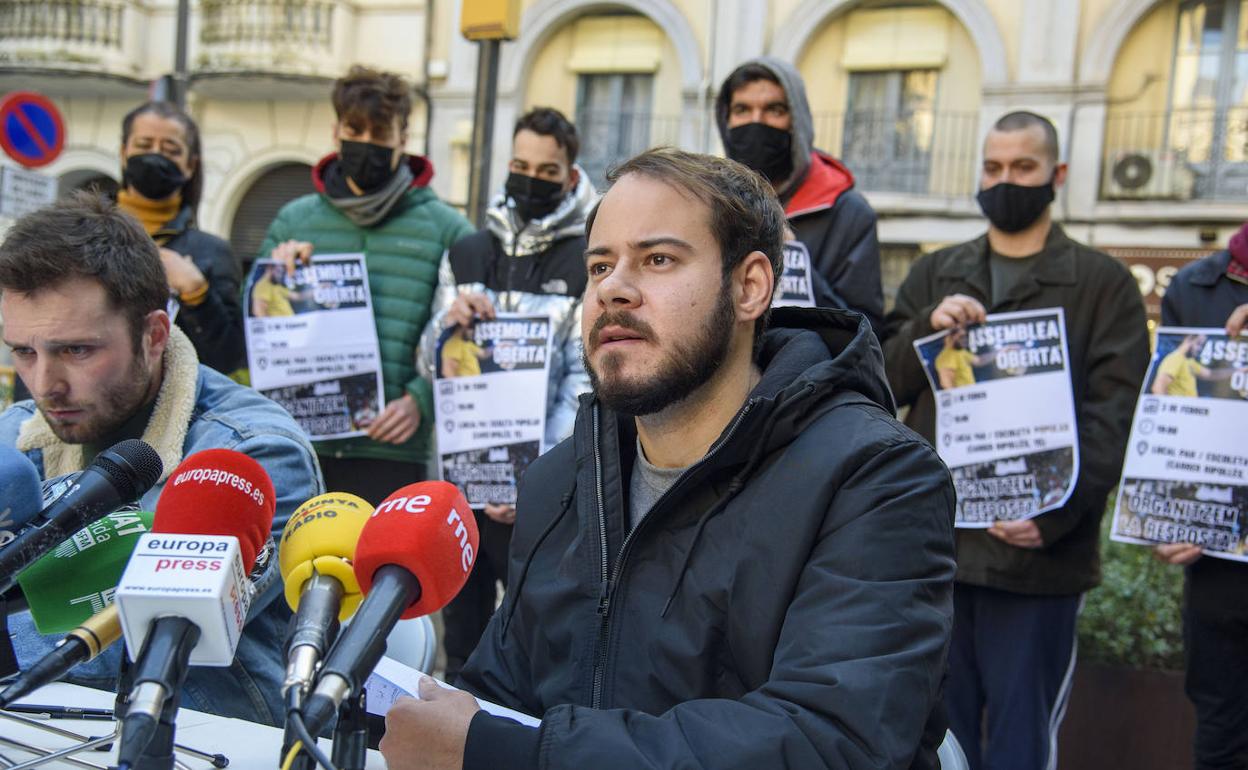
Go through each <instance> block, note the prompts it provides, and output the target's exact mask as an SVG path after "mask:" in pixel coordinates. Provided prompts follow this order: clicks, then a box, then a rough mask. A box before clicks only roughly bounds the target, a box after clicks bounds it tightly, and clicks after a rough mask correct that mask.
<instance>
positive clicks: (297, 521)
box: [277, 492, 373, 698]
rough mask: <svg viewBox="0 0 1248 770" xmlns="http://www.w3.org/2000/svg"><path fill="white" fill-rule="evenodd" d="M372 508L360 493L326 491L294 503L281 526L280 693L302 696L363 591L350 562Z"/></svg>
mask: <svg viewBox="0 0 1248 770" xmlns="http://www.w3.org/2000/svg"><path fill="white" fill-rule="evenodd" d="M372 513H373V506H372V505H370V504H369V503H368V501H367V500H364V499H363V498H361V497H357V496H355V495H351V494H346V493H343V492H327V493H326V494H323V495H317V496H316V497H314V498H312V499H311V500H308V501H307V502H306V503H304V504H303V505H301V506H299V507H298V508H297V509H296V510H295V512H294V514H292V515H291V517H290V520H289V521H288V522H286V528H285V529H284V530H282V540H281V544H280V545H279V546H278V551H277V563H278V569H279V570H280V571H281V574H282V580H283V582H284V583H285V587H286V603H287V604H289V605H290V608H291V609H292V610H294V611H295V622H294V624H293V625H292V626H291V633H290V639H289V641H288V644H287V651H286V680H285V681H284V682H283V683H282V693H283V694H284V695H285V696H286V697H288V698H289V697H290V696H291V693H292V690H293V692H294V693H295V694H297V695H300V696H301V695H302V694H303V693H304V692H305V691H306V690H307V688H308V686H309V685H310V684H311V682H312V678H313V676H314V675H315V673H316V664H317V663H318V662H319V661H320V659H321V657H322V656H323V655H324V654H325V651H326V649H327V648H328V647H329V644H330V643H331V642H332V641H333V637H334V636H335V635H336V634H337V630H338V623H339V622H340V621H344V620H346V619H347V618H349V617H351V615H352V614H354V613H355V610H356V608H357V607H359V606H360V601H361V600H362V599H363V593H362V592H361V591H360V583H359V581H358V580H357V579H356V577H355V571H354V569H353V567H352V562H353V560H354V557H355V544H356V541H358V540H359V539H360V530H362V529H363V528H364V524H365V522H367V521H368V519H369V517H370V516H372Z"/></svg>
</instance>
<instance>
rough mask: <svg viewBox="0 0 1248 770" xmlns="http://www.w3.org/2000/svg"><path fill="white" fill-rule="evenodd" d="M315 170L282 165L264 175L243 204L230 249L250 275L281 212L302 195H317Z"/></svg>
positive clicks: (301, 165)
mask: <svg viewBox="0 0 1248 770" xmlns="http://www.w3.org/2000/svg"><path fill="white" fill-rule="evenodd" d="M315 189H316V188H315V187H313V185H312V167H311V166H309V165H307V164H306V163H281V164H278V165H275V166H272V167H270V168H269V170H267V171H265V172H264V173H263V174H261V175H260V176H259V177H258V178H257V179H256V181H255V182H253V183H252V185H251V188H250V189H248V190H247V192H246V193H245V194H244V195H243V197H242V200H240V201H239V204H238V209H237V210H236V211H235V212H234V221H233V222H232V223H231V225H230V248H231V249H233V251H234V255H235V256H236V257H237V258H238V259H239V261H240V262H241V263H242V265H243V271H244V272H243V274H244V275H246V274H247V271H248V269H249V267H250V265H251V263H252V262H253V261H254V260H255V259H256V257H257V256H260V254H259V251H260V246H261V244H263V243H264V234H265V233H266V232H267V231H268V229H269V224H270V223H272V221H273V219H274V218H275V217H276V216H277V212H278V211H279V210H280V209H281V208H282V206H285V205H286V204H287V203H289V202H290V201H292V200H294V199H295V198H298V197H299V196H301V195H307V194H308V193H311V192H314V191H315Z"/></svg>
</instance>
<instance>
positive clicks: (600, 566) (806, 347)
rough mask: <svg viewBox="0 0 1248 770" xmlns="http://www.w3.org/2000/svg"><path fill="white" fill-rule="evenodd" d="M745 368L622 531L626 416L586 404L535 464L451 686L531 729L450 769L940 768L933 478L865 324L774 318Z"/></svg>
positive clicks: (479, 744) (932, 462)
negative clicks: (502, 572)
mask: <svg viewBox="0 0 1248 770" xmlns="http://www.w3.org/2000/svg"><path fill="white" fill-rule="evenodd" d="M760 366H761V368H762V370H763V375H762V379H761V381H760V382H759V384H758V386H757V387H756V388H755V389H754V391H753V393H751V395H750V397H749V399H748V400H747V402H746V404H745V405H743V406H742V408H741V409H740V411H739V412H738V413H737V415H736V417H735V418H734V419H733V420H732V422H731V423H730V424H729V426H728V427H727V428H726V429H725V431H724V433H723V434H722V435H721V436H720V438H719V439H718V440H717V442H716V443H715V445H714V446H713V447H712V448H711V450H710V451H709V452H708V453H707V455H706V456H705V457H704V458H703V459H702V460H701V461H699V462H698V463H697V464H695V465H694V466H693V467H692V468H690V469H689V470H688V471H687V472H686V473H685V475H683V476H682V477H681V478H680V479H679V480H678V481H677V482H676V483H675V484H674V485H673V486H672V488H671V489H669V490H668V491H667V493H665V494H664V495H663V496H662V497H661V498H660V499H659V500H658V501H657V502H656V503H655V505H654V507H653V508H652V509H651V510H650V512H649V513H647V514H646V516H645V517H644V518H643V519H642V520H641V522H640V523H639V524H638V525H637V527H636V528H635V529H633V530H632V532H631V533H630V532H629V531H628V521H629V517H628V501H627V500H626V497H625V496H626V494H627V490H628V487H629V484H628V480H629V474H630V472H631V467H632V463H633V460H634V455H635V436H636V433H635V428H634V423H633V420H632V419H631V418H625V417H621V416H618V415H615V414H613V413H611V412H609V411H608V410H606V409H605V407H603V406H602V405H601V404H599V403H597V402H596V401H595V400H594V399H593V397H592V396H589V395H587V396H585V397H584V398H583V400H582V406H581V411H580V414H579V415H578V418H577V425H576V431H575V433H574V435H573V437H572V438H571V439H569V440H567V441H564V442H563V443H562V444H560V445H559V446H558V447H556V448H555V449H553V450H552V451H550V452H549V453H547V454H546V455H544V456H542V457H541V458H539V459H538V460H537V461H536V462H535V463H534V464H533V465H532V466H530V468H529V470H528V471H527V473H526V475H525V477H524V480H523V481H522V483H521V486H520V496H519V501H518V503H517V519H516V521H517V523H516V531H515V536H514V539H513V541H512V549H511V567H510V573H509V574H510V579H509V584H508V587H507V595H506V598H505V599H504V602H503V605H502V607H501V608H500V610H499V611H498V612H497V613H495V616H494V618H493V620H492V621H491V623H490V627H489V629H488V630H487V632H486V634H485V637H484V638H483V639H482V642H481V645H480V646H479V647H478V648H477V651H476V652H475V653H474V654H473V656H472V657H471V658H470V659H469V661H468V664H467V666H466V667H465V669H464V671H463V675H462V678H461V680H460V684H461V686H463V687H465V688H466V689H468V690H469V691H471V692H473V693H474V694H476V695H478V696H480V697H482V698H486V699H488V700H492V701H495V702H498V703H501V704H503V705H506V706H509V707H512V708H515V709H517V710H520V711H523V712H527V713H529V714H534V715H538V716H541V717H542V726H541V728H540V729H533V728H527V727H521V726H519V725H518V724H516V723H515V722H511V721H509V720H505V719H500V718H498V717H493V716H490V715H487V714H484V713H480V714H478V715H477V716H476V717H474V719H473V722H472V725H471V728H470V730H469V734H468V742H467V747H466V754H465V761H464V767H465V768H467V769H469V770H476V768H494V767H507V768H538V767H540V768H586V767H592V768H594V770H613V769H614V768H629V769H630V770H631V769H632V768H694V767H697V768H723V769H727V768H750V769H751V770H754V769H755V768H801V769H802V770H810V769H812V768H819V767H837V768H907V767H915V768H917V767H935V766H936V763H935V755H934V752H935V748H936V746H937V745H938V744H939V743H940V740H941V738H942V737H943V726H942V725H941V724H940V719H939V718H938V717H936V716H935V715H934V711H935V709H936V704H937V703H938V699H939V688H940V682H941V676H942V673H943V671H944V663H945V652H946V647H947V644H948V640H949V634H950V629H951V625H952V614H953V604H952V602H953V575H954V559H953V507H954V497H953V487H952V484H951V482H950V480H949V476H948V473H947V471H946V470H945V467H944V466H943V465H942V464H941V462H940V460H939V459H938V458H937V456H936V453H935V452H934V451H933V450H932V449H931V447H930V446H929V445H928V444H927V443H926V442H924V441H923V440H922V439H921V438H919V437H918V436H917V435H915V434H914V433H912V432H910V431H909V430H907V429H906V428H904V427H903V426H901V425H900V424H898V423H897V422H896V420H894V419H893V417H892V397H891V395H890V394H889V390H888V386H887V385H886V384H885V381H884V373H883V360H882V356H881V353H880V349H879V346H878V344H877V343H876V341H875V338H874V336H873V335H872V334H871V332H870V329H869V327H868V325H867V323H866V322H865V321H864V320H862V319H861V316H858V315H857V314H851V313H845V312H841V311H828V310H796V309H791V308H784V309H778V310H777V311H776V312H775V314H774V316H773V329H772V330H771V331H769V332H767V334H766V335H765V337H764V344H763V348H762V352H761V355H760ZM920 745H922V750H920Z"/></svg>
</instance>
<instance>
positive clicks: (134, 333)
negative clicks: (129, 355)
mask: <svg viewBox="0 0 1248 770" xmlns="http://www.w3.org/2000/svg"><path fill="white" fill-rule="evenodd" d="M71 278H91V279H94V280H96V281H99V282H100V284H101V285H102V286H103V287H104V292H105V294H107V295H108V300H109V302H110V303H111V304H112V306H113V308H114V309H115V310H118V311H121V312H123V313H125V315H126V320H127V321H128V322H129V323H130V333H131V337H132V339H133V341H134V344H135V352H136V353H137V352H138V350H139V346H140V345H141V344H142V340H143V327H144V319H145V318H146V317H147V315H148V314H149V313H151V312H152V311H153V310H164V309H165V308H166V307H167V306H168V302H169V284H168V282H167V281H166V279H165V269H164V267H163V266H162V265H161V263H160V252H159V251H158V250H157V248H156V244H155V242H153V241H152V239H151V238H150V237H148V235H147V233H146V232H145V231H144V230H143V227H142V226H141V225H140V224H139V223H138V221H137V220H136V219H135V218H134V217H132V216H130V215H129V214H127V213H125V212H124V211H122V210H121V209H119V208H117V205H116V204H115V203H113V202H112V201H110V200H108V199H107V198H104V197H103V196H100V195H97V194H94V193H90V192H86V191H81V190H80V191H78V192H75V193H73V194H72V195H70V196H69V197H68V198H66V199H64V200H61V201H58V202H56V203H53V204H52V205H51V206H47V207H46V208H42V209H39V210H38V211H35V212H33V213H31V214H27V215H26V216H24V217H22V218H21V219H19V220H17V222H16V223H14V225H13V227H12V228H10V229H9V231H8V233H6V234H5V237H4V242H3V243H0V291H15V292H19V293H22V294H38V293H39V292H41V291H44V290H47V289H52V288H55V287H57V286H59V285H60V284H62V283H64V282H65V281H66V280H68V279H71Z"/></svg>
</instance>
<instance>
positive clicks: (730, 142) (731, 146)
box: [724, 123, 793, 184]
mask: <svg viewBox="0 0 1248 770" xmlns="http://www.w3.org/2000/svg"><path fill="white" fill-rule="evenodd" d="M724 151H725V152H727V153H728V157H729V158H732V159H733V160H735V161H737V162H738V163H741V164H744V165H745V166H747V167H749V168H752V169H754V170H755V171H757V172H758V173H760V174H762V175H763V176H764V177H766V179H767V181H768V182H771V183H772V184H775V183H777V182H783V181H784V180H786V179H788V178H789V177H790V176H791V175H792V174H793V135H792V134H790V133H789V132H788V131H785V130H784V129H780V128H773V127H771V126H769V125H767V124H766V123H746V124H745V125H743V126H737V127H736V128H730V129H728V139H727V141H725V143H724Z"/></svg>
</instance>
